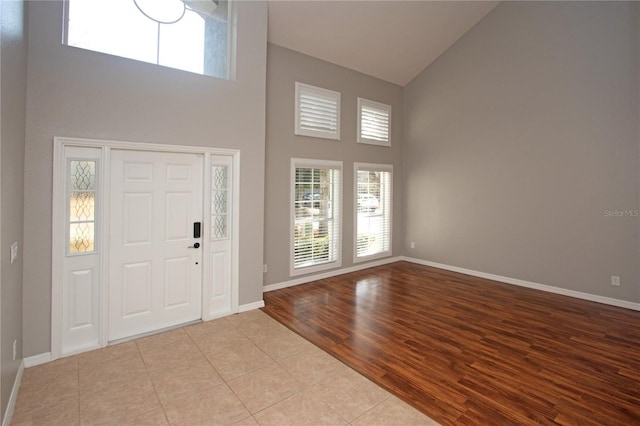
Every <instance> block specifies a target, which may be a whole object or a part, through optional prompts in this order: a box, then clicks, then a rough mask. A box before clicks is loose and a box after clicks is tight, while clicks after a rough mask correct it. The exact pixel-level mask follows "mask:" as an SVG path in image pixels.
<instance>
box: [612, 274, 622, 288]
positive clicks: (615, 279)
mask: <svg viewBox="0 0 640 426" xmlns="http://www.w3.org/2000/svg"><path fill="white" fill-rule="evenodd" d="M611 285H614V286H616V287H619V286H620V277H619V276H617V275H611Z"/></svg>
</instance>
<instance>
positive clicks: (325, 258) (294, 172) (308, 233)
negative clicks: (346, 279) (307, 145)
mask: <svg viewBox="0 0 640 426" xmlns="http://www.w3.org/2000/svg"><path fill="white" fill-rule="evenodd" d="M291 177H292V178H291V222H292V223H291V275H299V274H307V273H311V272H317V271H321V270H324V269H329V268H335V267H339V266H341V264H342V261H341V256H340V251H341V237H340V232H341V225H340V222H341V221H340V217H341V206H340V204H341V196H340V191H341V178H342V162H339V161H321V160H306V159H299V158H294V159H292V160H291Z"/></svg>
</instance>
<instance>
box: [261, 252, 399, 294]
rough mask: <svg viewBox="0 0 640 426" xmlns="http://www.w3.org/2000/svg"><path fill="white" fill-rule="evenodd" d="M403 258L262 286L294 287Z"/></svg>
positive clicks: (377, 261) (266, 288)
mask: <svg viewBox="0 0 640 426" xmlns="http://www.w3.org/2000/svg"><path fill="white" fill-rule="evenodd" d="M400 260H403V258H402V257H389V258H387V259H381V260H374V261H373V262H367V263H361V264H358V265H353V266H350V267H348V268H341V269H336V270H334V271H329V272H323V273H322V274H315V275H308V276H306V277H302V278H296V279H295V280H289V281H283V282H281V283H275V284H269V285H265V286H264V287H262V291H264V292H269V291H274V290H280V289H281V288H287V287H293V286H295V285H300V284H306V283H310V282H311V281H318V280H323V279H325V278H331V277H336V276H338V275H343V274H348V273H351V272H356V271H362V270H363V269H369V268H373V267H376V266H382V265H386V264H388V263H393V262H398V261H400Z"/></svg>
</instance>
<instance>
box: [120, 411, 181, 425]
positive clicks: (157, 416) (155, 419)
mask: <svg viewBox="0 0 640 426" xmlns="http://www.w3.org/2000/svg"><path fill="white" fill-rule="evenodd" d="M168 424H169V420H167V416H165V414H164V410H163V409H162V408H156V409H155V410H153V411H151V412H148V413H144V414H142V415H140V416H136V417H133V418H132V419H125V420H124V422H123V423H121V424H119V425H118V426H163V425H168Z"/></svg>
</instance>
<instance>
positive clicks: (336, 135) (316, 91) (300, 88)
mask: <svg viewBox="0 0 640 426" xmlns="http://www.w3.org/2000/svg"><path fill="white" fill-rule="evenodd" d="M304 92H307V93H310V94H312V95H315V96H318V97H326V98H331V99H332V100H334V101H335V102H336V130H335V131H334V132H332V131H324V130H316V129H306V128H302V127H301V121H302V119H301V110H300V108H301V101H300V99H301V96H302V94H303V93H304ZM340 104H341V93H340V92H336V91H334V90H329V89H324V88H322V87H317V86H312V85H310V84H305V83H300V82H298V81H296V84H295V129H294V134H295V135H297V136H310V137H314V138H321V139H331V140H340V111H341V106H340Z"/></svg>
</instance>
